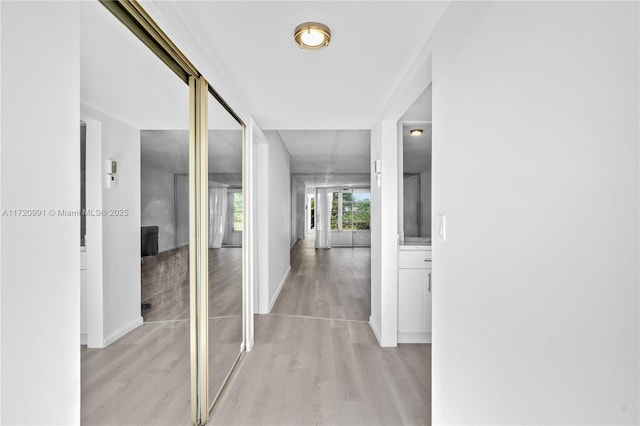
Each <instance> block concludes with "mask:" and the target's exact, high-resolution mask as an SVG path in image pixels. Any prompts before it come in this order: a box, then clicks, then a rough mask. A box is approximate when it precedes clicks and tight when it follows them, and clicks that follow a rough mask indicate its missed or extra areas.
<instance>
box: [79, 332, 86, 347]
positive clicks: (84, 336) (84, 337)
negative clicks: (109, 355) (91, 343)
mask: <svg viewBox="0 0 640 426" xmlns="http://www.w3.org/2000/svg"><path fill="white" fill-rule="evenodd" d="M80 344H81V345H86V344H87V333H80Z"/></svg>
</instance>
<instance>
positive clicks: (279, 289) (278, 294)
mask: <svg viewBox="0 0 640 426" xmlns="http://www.w3.org/2000/svg"><path fill="white" fill-rule="evenodd" d="M289 272H291V265H289V267H288V268H287V272H285V273H284V276H283V277H282V281H280V284H278V288H277V289H276V291H275V292H274V293H273V296H271V299H270V300H269V313H271V309H273V305H275V304H276V300H278V296H280V291H281V290H282V287H284V283H285V282H286V281H287V278H288V277H289Z"/></svg>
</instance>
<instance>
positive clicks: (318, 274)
mask: <svg viewBox="0 0 640 426" xmlns="http://www.w3.org/2000/svg"><path fill="white" fill-rule="evenodd" d="M313 243H314V240H313V239H305V240H298V242H296V245H295V246H294V249H293V250H292V251H291V272H290V273H289V278H288V279H287V282H286V283H285V285H284V287H283V288H282V291H281V292H280V296H279V297H278V300H277V301H276V303H275V305H274V306H273V309H272V311H271V312H273V313H278V314H290V315H303V316H312V317H320V318H336V319H349V320H358V321H369V316H370V315H371V260H370V259H371V249H370V248H368V247H357V248H332V249H329V250H323V249H315V248H314V245H313Z"/></svg>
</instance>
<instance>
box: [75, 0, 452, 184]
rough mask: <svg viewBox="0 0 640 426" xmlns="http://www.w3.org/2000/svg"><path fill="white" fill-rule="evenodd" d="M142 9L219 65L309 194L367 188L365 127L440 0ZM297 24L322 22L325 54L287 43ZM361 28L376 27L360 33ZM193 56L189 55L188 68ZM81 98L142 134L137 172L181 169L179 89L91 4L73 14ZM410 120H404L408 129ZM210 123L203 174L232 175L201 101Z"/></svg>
mask: <svg viewBox="0 0 640 426" xmlns="http://www.w3.org/2000/svg"><path fill="white" fill-rule="evenodd" d="M144 4H145V6H147V5H149V9H150V11H151V10H156V11H157V10H160V11H162V12H163V13H164V14H167V13H168V16H169V18H170V19H169V20H170V22H171V24H172V25H173V24H175V25H176V28H182V30H183V31H187V32H189V34H191V36H192V37H191V38H192V39H193V37H196V39H198V40H199V44H198V45H199V46H200V48H201V49H200V53H201V54H202V55H205V56H206V57H207V59H208V60H209V61H212V62H214V63H216V64H217V65H218V68H219V70H220V72H221V74H222V75H223V76H224V80H225V82H226V83H227V84H228V86H229V87H232V88H233V90H234V91H237V92H238V98H239V99H243V100H246V101H247V105H246V106H247V107H248V109H249V111H251V113H252V115H254V116H255V117H256V119H257V121H258V122H259V123H260V125H261V126H262V127H263V128H264V129H267V132H266V133H267V134H268V136H269V137H279V138H281V139H282V141H283V142H284V144H285V145H286V147H287V149H288V150H289V152H290V154H291V171H292V173H294V174H296V175H297V176H298V178H299V179H300V180H301V181H304V182H306V183H308V184H311V185H319V186H325V185H340V186H342V185H347V184H348V183H354V184H366V183H368V180H369V178H368V176H369V170H370V164H369V163H370V131H369V130H368V129H370V128H371V126H372V124H373V123H374V122H375V120H376V119H377V118H378V116H379V115H380V113H381V112H382V110H383V108H384V106H385V105H386V103H387V101H388V100H389V99H390V97H391V95H392V94H393V93H394V91H395V90H396V88H397V86H398V85H399V83H400V80H401V79H402V77H403V75H404V74H405V73H406V72H407V71H408V70H409V67H410V65H411V63H412V62H413V61H414V59H415V57H416V55H417V54H418V52H419V51H420V49H421V47H422V46H423V45H424V43H425V42H426V40H427V38H428V37H429V35H430V33H431V31H432V30H433V28H434V26H435V24H436V23H437V22H438V20H439V19H440V17H441V16H442V14H443V13H444V11H445V9H446V7H447V6H448V4H449V2H448V1H447V2H431V1H409V2H402V1H355V2H333V1H295V2H294V1H281V2H271V1H258V2H255V1H253V2H251V1H242V0H237V1H233V2H229V1H226V2H221V1H202V2H197V1H195V2H192V1H166V2H153V3H151V4H150V3H148V2H144ZM308 20H318V21H321V22H324V23H325V24H327V25H329V27H330V28H331V31H332V42H331V45H330V46H329V47H328V48H326V49H322V50H318V51H306V50H301V49H300V48H299V47H297V46H296V45H295V43H294V41H293V37H292V34H293V29H294V27H295V26H296V25H297V24H299V23H301V22H303V21H308ZM367 28H372V29H381V30H380V31H377V32H372V33H371V34H367V33H366V31H365V29H367ZM255 40H257V42H255ZM202 46H206V48H202ZM198 57H199V56H198V55H196V56H195V57H193V58H191V59H192V60H193V61H194V62H195V63H196V65H197V64H198V62H197V59H198ZM213 84H214V86H215V81H214V82H213ZM428 96H429V102H428V113H427V112H425V111H420V110H418V109H417V108H420V107H419V106H416V105H423V107H424V105H426V104H425V103H424V102H420V99H419V100H418V101H416V105H414V107H415V108H414V107H412V109H411V110H410V111H412V113H413V114H414V115H415V116H416V117H423V116H426V115H429V117H430V105H431V103H430V92H429V95H428ZM211 99H213V98H211ZM81 100H82V103H84V104H86V105H88V106H91V107H93V108H96V109H98V110H101V111H103V112H105V113H107V114H109V115H112V116H114V117H116V118H118V119H120V120H121V121H124V122H126V123H128V124H130V125H132V126H133V127H136V128H139V129H143V130H148V132H143V142H142V155H143V161H144V162H145V164H146V165H148V166H151V167H157V168H163V169H165V170H171V171H173V172H175V173H183V172H184V171H185V170H186V164H187V163H186V160H187V157H186V144H185V143H184V140H183V139H184V138H185V137H186V132H185V131H184V130H185V129H187V127H188V108H187V105H188V88H187V86H186V84H185V83H184V82H182V81H181V80H180V79H179V78H178V77H177V76H176V75H175V74H174V73H173V72H172V71H170V70H169V69H168V68H167V67H166V66H165V65H164V64H163V63H162V62H161V61H160V60H159V59H158V58H157V57H156V56H155V55H154V54H153V53H151V52H150V51H149V50H148V49H147V48H146V47H145V46H144V45H143V44H142V43H141V42H140V41H139V40H138V39H136V38H135V37H134V36H133V35H132V34H131V32H130V31H129V30H128V29H126V28H125V27H124V26H123V25H122V24H121V23H120V22H118V21H117V20H116V19H115V18H114V17H113V16H112V15H111V14H110V13H109V12H108V11H107V10H106V9H105V8H104V7H103V6H102V5H100V4H99V3H98V2H83V3H82V6H81ZM407 114H409V112H408V113H407ZM412 117H413V116H408V115H407V116H406V117H405V119H407V120H412V121H416V120H418V119H417V118H412ZM429 119H430V118H429ZM209 123H210V128H211V129H212V131H214V129H215V130H220V132H218V133H215V131H214V133H210V134H211V135H212V138H216V140H217V141H219V142H221V144H220V145H219V146H218V148H219V150H218V151H217V152H216V151H215V148H213V149H212V154H213V153H214V152H216V154H217V155H216V157H215V158H213V157H212V158H211V159H210V161H211V164H212V167H213V168H215V169H219V170H221V171H222V170H227V169H228V170H236V169H238V164H236V163H237V161H235V160H231V158H236V156H237V154H238V152H239V151H238V149H239V145H238V146H235V145H234V143H235V142H234V141H232V139H233V137H232V136H230V135H231V134H232V133H225V132H224V130H227V129H238V128H239V126H238V124H237V123H236V122H235V121H234V120H233V119H232V118H231V117H230V116H229V115H228V113H227V112H226V111H225V110H224V109H222V107H220V106H219V105H218V104H217V103H216V102H215V101H214V102H210V108H209ZM362 129H364V130H362ZM158 130H168V131H167V132H165V133H164V134H161V133H160V132H157V131H158ZM425 136H428V135H425ZM429 137H430V136H429ZM211 146H212V147H213V146H214V145H211ZM408 146H409V144H408ZM224 149H228V151H227V152H225V151H224ZM154 150H155V151H154ZM429 152H430V151H429ZM238 158H239V157H238ZM412 158H413V157H412ZM216 161H219V162H218V163H216ZM222 172H223V173H227V172H226V171H222ZM229 173H231V171H229Z"/></svg>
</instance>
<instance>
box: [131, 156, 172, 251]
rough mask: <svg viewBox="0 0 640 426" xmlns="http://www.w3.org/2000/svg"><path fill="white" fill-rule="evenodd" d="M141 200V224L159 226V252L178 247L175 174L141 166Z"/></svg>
mask: <svg viewBox="0 0 640 426" xmlns="http://www.w3.org/2000/svg"><path fill="white" fill-rule="evenodd" d="M140 200H141V201H140V203H141V205H140V209H141V213H142V214H141V219H140V226H152V225H154V226H158V252H163V251H167V250H171V249H174V248H176V238H177V235H176V232H177V230H176V218H175V217H174V216H175V209H174V205H175V175H174V174H173V173H170V172H167V171H165V170H160V169H156V168H153V167H149V166H144V165H143V166H141V169H140Z"/></svg>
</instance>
